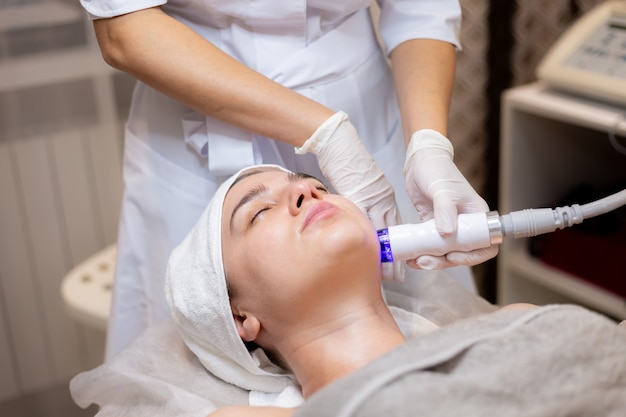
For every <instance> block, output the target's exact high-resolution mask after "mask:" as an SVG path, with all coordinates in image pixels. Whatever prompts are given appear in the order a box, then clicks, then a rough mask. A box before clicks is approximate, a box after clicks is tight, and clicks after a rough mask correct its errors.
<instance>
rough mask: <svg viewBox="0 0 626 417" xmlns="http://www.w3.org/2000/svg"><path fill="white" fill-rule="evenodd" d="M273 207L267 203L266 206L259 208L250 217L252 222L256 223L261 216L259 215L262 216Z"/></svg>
mask: <svg viewBox="0 0 626 417" xmlns="http://www.w3.org/2000/svg"><path fill="white" fill-rule="evenodd" d="M271 208H272V206H269V205H266V206H263V207H261V208H260V209H259V210H257V211H255V212H254V215H253V216H252V218H251V219H250V224H252V223H254V222H255V221H256V220H257V219H258V218H259V216H261V215H262V214H263V213H264V212H265V211H267V210H269V209H271Z"/></svg>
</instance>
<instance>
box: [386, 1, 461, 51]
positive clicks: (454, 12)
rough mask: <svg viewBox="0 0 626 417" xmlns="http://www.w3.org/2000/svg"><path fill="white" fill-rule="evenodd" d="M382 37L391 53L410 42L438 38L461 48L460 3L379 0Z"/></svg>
mask: <svg viewBox="0 0 626 417" xmlns="http://www.w3.org/2000/svg"><path fill="white" fill-rule="evenodd" d="M377 1H378V4H379V5H380V23H379V27H380V36H381V38H382V40H383V42H384V44H385V48H386V51H387V53H388V54H389V53H390V52H391V51H392V50H393V49H394V48H395V47H396V46H398V45H399V44H401V43H402V42H405V41H407V40H410V39H437V40H441V41H444V42H449V43H451V44H453V45H454V46H455V47H456V48H457V49H459V50H460V49H461V42H460V40H459V34H460V30H461V5H460V4H459V1H458V0H377Z"/></svg>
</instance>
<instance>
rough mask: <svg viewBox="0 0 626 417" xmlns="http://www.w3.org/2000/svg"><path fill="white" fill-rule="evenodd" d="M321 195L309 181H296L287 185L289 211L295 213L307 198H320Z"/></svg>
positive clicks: (300, 208)
mask: <svg viewBox="0 0 626 417" xmlns="http://www.w3.org/2000/svg"><path fill="white" fill-rule="evenodd" d="M321 197H322V193H321V192H320V190H318V189H317V188H315V185H314V184H312V183H311V182H310V181H306V180H302V181H296V182H294V183H292V184H290V185H289V213H290V214H292V215H296V214H298V213H300V211H301V210H302V207H303V206H304V204H305V203H306V202H307V201H308V200H311V199H315V200H320V199H321Z"/></svg>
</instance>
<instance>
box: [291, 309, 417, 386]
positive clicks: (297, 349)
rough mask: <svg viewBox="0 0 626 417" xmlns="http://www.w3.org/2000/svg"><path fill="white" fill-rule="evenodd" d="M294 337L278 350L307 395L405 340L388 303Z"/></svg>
mask: <svg viewBox="0 0 626 417" xmlns="http://www.w3.org/2000/svg"><path fill="white" fill-rule="evenodd" d="M295 336H296V337H291V338H289V340H286V341H285V343H284V345H283V346H281V347H280V348H279V351H281V353H282V356H283V357H284V358H285V359H286V361H287V363H288V364H289V366H290V368H291V369H292V371H293V372H294V373H295V376H296V378H297V379H298V381H299V382H300V384H301V386H302V392H303V395H304V397H305V398H308V397H309V396H310V395H312V394H313V393H314V392H316V391H317V390H319V389H320V388H322V387H324V386H326V385H328V384H330V383H332V382H333V381H335V380H337V379H338V378H341V377H343V376H345V375H348V374H350V373H352V372H354V371H356V370H357V369H359V368H362V367H363V366H365V365H367V364H368V363H370V362H371V361H373V360H374V359H376V358H378V357H379V356H381V355H383V354H385V353H386V352H388V351H390V350H392V349H393V348H395V347H397V346H398V345H400V344H402V343H403V342H404V341H405V338H404V336H403V335H402V333H401V332H400V329H399V328H398V326H397V325H396V322H395V320H394V319H393V316H392V315H391V313H390V312H389V309H387V307H386V306H384V307H382V308H366V309H365V311H363V310H358V311H354V312H351V313H349V314H344V315H342V316H340V317H339V318H337V319H335V320H333V321H331V322H329V323H325V324H324V325H322V326H314V327H313V328H310V329H308V330H307V331H304V332H300V333H299V334H297V335H295ZM294 340H297V341H298V343H293V341H294Z"/></svg>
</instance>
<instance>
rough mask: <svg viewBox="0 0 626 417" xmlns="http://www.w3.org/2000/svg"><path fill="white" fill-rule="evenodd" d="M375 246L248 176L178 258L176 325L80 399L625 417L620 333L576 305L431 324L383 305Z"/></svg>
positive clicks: (366, 234)
mask: <svg viewBox="0 0 626 417" xmlns="http://www.w3.org/2000/svg"><path fill="white" fill-rule="evenodd" d="M379 251H380V248H379V243H378V238H377V235H376V233H375V230H373V228H372V225H371V224H370V222H369V221H368V219H367V218H366V217H365V216H364V215H363V214H362V213H361V212H360V211H359V209H358V208H357V207H356V206H355V205H353V204H352V203H351V202H349V201H348V200H346V199H345V198H343V197H341V196H338V195H333V194H329V193H328V192H327V190H326V188H325V186H324V185H323V184H322V183H321V182H320V181H318V180H317V179H315V178H312V177H308V176H305V175H300V174H294V173H291V172H287V171H284V170H283V169H282V168H279V167H274V166H259V167H254V168H247V169H245V170H243V171H242V172H240V173H239V174H237V175H235V176H234V177H233V178H231V180H230V181H228V182H226V183H225V184H224V185H223V186H222V188H220V190H219V191H218V192H217V193H216V195H215V197H214V199H213V201H212V202H211V203H210V204H209V207H208V208H207V210H206V212H205V213H204V214H203V216H202V217H201V218H200V220H199V222H198V224H197V225H196V227H195V228H194V229H193V230H192V232H191V233H190V234H189V236H188V237H187V238H186V239H185V241H184V242H183V243H182V244H181V245H180V246H179V247H178V248H177V249H176V250H175V251H174V253H173V254H172V256H171V258H170V261H169V268H168V276H167V283H166V296H167V299H168V302H169V305H170V307H171V310H172V313H173V318H174V320H173V322H174V323H175V325H172V323H169V322H168V323H163V324H161V325H158V326H155V327H153V328H151V329H149V330H148V331H147V333H146V334H144V335H143V336H142V337H140V338H139V339H138V340H136V341H135V342H134V344H133V345H131V346H130V347H129V348H128V349H127V350H126V351H124V352H122V353H121V354H119V355H118V356H117V357H115V358H113V359H112V360H111V361H110V362H108V363H107V364H104V365H102V366H100V367H99V368H96V369H94V370H92V371H89V372H86V373H82V374H79V375H78V376H77V377H75V378H74V379H73V380H72V383H71V390H72V394H73V396H74V399H75V401H76V402H77V403H78V404H79V405H81V406H83V407H86V406H88V405H90V404H91V403H96V404H98V405H99V406H100V412H99V414H98V415H99V416H126V415H128V416H134V417H137V416H148V415H150V416H207V415H210V416H211V417H223V416H252V417H254V416H291V415H293V416H297V417H301V416H302V417H304V416H311V417H313V416H315V417H320V416H333V417H338V416H372V417H380V416H391V415H393V416H418V415H461V414H462V415H465V416H472V415H477V416H485V415H499V416H501V415H515V416H520V415H528V416H531V415H532V416H551V417H553V416H559V415H563V416H565V415H577V416H586V415H588V416H600V415H601V416H618V415H619V416H624V415H626V329H624V328H623V327H620V326H617V325H616V324H615V323H614V322H612V321H610V320H608V319H606V318H604V317H602V316H600V315H598V314H596V313H593V312H590V311H587V310H585V309H583V308H580V307H575V306H567V305H560V306H557V305H555V306H546V307H530V306H527V305H521V306H514V307H513V308H504V309H499V310H497V311H496V310H495V309H493V310H494V311H493V312H489V313H484V314H477V315H474V316H472V317H469V318H466V319H461V320H458V321H455V322H453V323H451V324H448V325H445V326H437V325H436V324H434V323H433V322H432V321H431V320H428V319H427V318H424V317H422V316H420V315H417V314H414V313H411V312H408V311H404V310H400V309H397V308H390V307H388V306H387V305H386V303H385V300H384V299H383V296H382V294H381V268H380V264H379ZM179 335H180V336H182V338H181V337H180V336H179ZM181 339H182V341H181Z"/></svg>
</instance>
